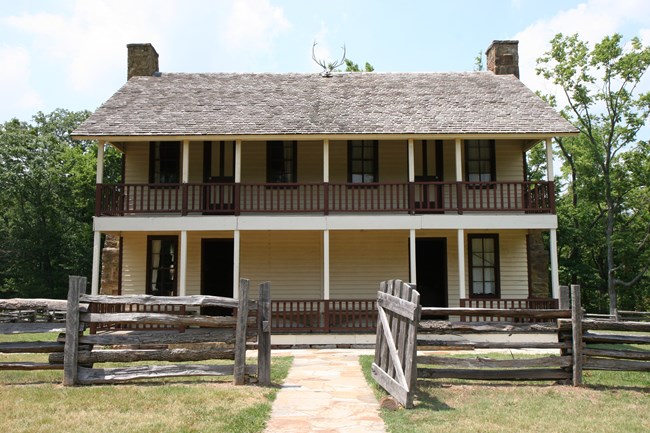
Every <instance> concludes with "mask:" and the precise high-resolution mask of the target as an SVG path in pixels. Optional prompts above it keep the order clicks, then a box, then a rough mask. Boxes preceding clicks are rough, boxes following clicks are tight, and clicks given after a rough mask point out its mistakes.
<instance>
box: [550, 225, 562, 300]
mask: <svg viewBox="0 0 650 433" xmlns="http://www.w3.org/2000/svg"><path fill="white" fill-rule="evenodd" d="M550 235H551V236H550V237H551V242H550V249H551V294H552V296H553V299H560V274H559V266H558V261H557V230H556V229H551V231H550Z"/></svg>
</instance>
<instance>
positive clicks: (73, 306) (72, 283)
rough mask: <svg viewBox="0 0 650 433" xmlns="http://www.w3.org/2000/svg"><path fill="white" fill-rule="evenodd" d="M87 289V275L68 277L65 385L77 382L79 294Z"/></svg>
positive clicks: (64, 361) (64, 357)
mask: <svg viewBox="0 0 650 433" xmlns="http://www.w3.org/2000/svg"><path fill="white" fill-rule="evenodd" d="M82 291H84V292H85V291H86V277H77V276H72V275H71V276H70V277H68V306H67V307H68V310H67V313H66V319H65V347H64V350H63V385H65V386H73V385H76V384H77V373H78V371H77V358H78V354H79V295H80V294H81V293H82Z"/></svg>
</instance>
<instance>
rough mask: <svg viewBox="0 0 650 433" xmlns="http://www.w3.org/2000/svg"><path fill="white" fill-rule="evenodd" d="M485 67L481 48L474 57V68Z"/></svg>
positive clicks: (476, 69) (477, 69)
mask: <svg viewBox="0 0 650 433" xmlns="http://www.w3.org/2000/svg"><path fill="white" fill-rule="evenodd" d="M484 69H485V67H484V65H483V51H481V50H479V51H478V53H477V54H476V57H474V70H475V71H482V70H484Z"/></svg>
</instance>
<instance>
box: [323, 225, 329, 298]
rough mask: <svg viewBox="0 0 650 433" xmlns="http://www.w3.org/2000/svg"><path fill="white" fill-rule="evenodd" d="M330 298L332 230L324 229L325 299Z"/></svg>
mask: <svg viewBox="0 0 650 433" xmlns="http://www.w3.org/2000/svg"><path fill="white" fill-rule="evenodd" d="M329 298H330V231H329V230H324V231H323V299H329Z"/></svg>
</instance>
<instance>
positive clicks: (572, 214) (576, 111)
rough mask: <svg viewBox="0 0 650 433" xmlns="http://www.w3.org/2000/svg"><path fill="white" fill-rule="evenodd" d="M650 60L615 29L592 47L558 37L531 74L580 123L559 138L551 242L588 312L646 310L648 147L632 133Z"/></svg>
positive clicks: (644, 103)
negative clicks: (551, 87) (554, 91)
mask: <svg viewBox="0 0 650 433" xmlns="http://www.w3.org/2000/svg"><path fill="white" fill-rule="evenodd" d="M649 67H650V47H643V46H642V44H641V43H640V41H639V39H638V38H633V39H632V40H631V41H630V42H629V44H624V43H623V38H622V36H621V35H619V34H614V35H612V36H607V37H605V38H603V40H602V41H601V42H599V43H597V44H595V45H594V46H593V48H591V47H590V46H589V45H588V44H587V43H586V42H584V41H582V40H580V38H579V37H578V35H572V36H564V35H562V34H558V35H556V36H555V37H554V38H553V40H552V41H551V49H550V50H549V51H548V52H547V53H545V54H544V56H543V57H541V58H539V59H538V68H537V73H538V74H540V75H542V76H543V77H544V78H545V79H547V80H549V81H550V82H552V83H553V84H555V85H557V86H558V87H559V88H560V89H561V94H560V95H559V96H558V97H557V99H556V98H555V97H551V96H549V97H548V98H547V101H549V102H550V103H551V104H552V105H555V103H556V102H557V101H560V100H563V101H565V102H566V104H565V106H564V107H563V108H562V109H561V113H562V115H563V116H564V117H565V118H566V119H567V120H569V121H570V122H572V123H573V124H574V125H575V126H576V127H577V128H578V129H579V130H580V135H579V136H577V137H563V138H560V139H558V140H557V142H556V144H557V147H558V148H559V153H558V156H559V157H560V159H561V160H562V167H561V175H562V177H561V181H562V187H561V188H558V191H560V193H559V195H558V200H557V209H558V217H559V224H560V228H561V229H560V231H559V236H558V240H559V244H560V260H561V270H562V276H561V277H562V278H563V279H564V281H571V282H572V283H579V284H581V285H582V286H583V287H584V290H583V293H584V295H583V300H584V302H585V304H586V306H587V308H588V309H589V310H592V311H605V310H607V308H608V307H609V311H610V313H612V314H614V313H615V311H616V310H617V309H618V308H619V305H618V304H619V303H620V307H622V309H645V310H647V309H650V303H649V302H648V301H649V300H650V279H649V278H648V277H647V276H646V273H647V270H648V263H650V248H649V246H650V242H649V240H650V239H649V238H650V236H649V234H650V206H649V205H650V192H649V191H648V186H649V185H650V183H649V181H650V153H649V150H650V148H648V143H646V142H642V141H638V140H637V134H638V132H639V130H640V129H641V128H642V127H643V126H644V125H645V123H646V121H647V119H648V116H649V115H650V93H645V94H643V93H639V92H638V90H637V86H638V84H639V81H640V80H641V78H642V77H643V75H644V74H645V72H646V71H647V70H648V68H649ZM533 157H534V155H533ZM608 304H609V305H608Z"/></svg>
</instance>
